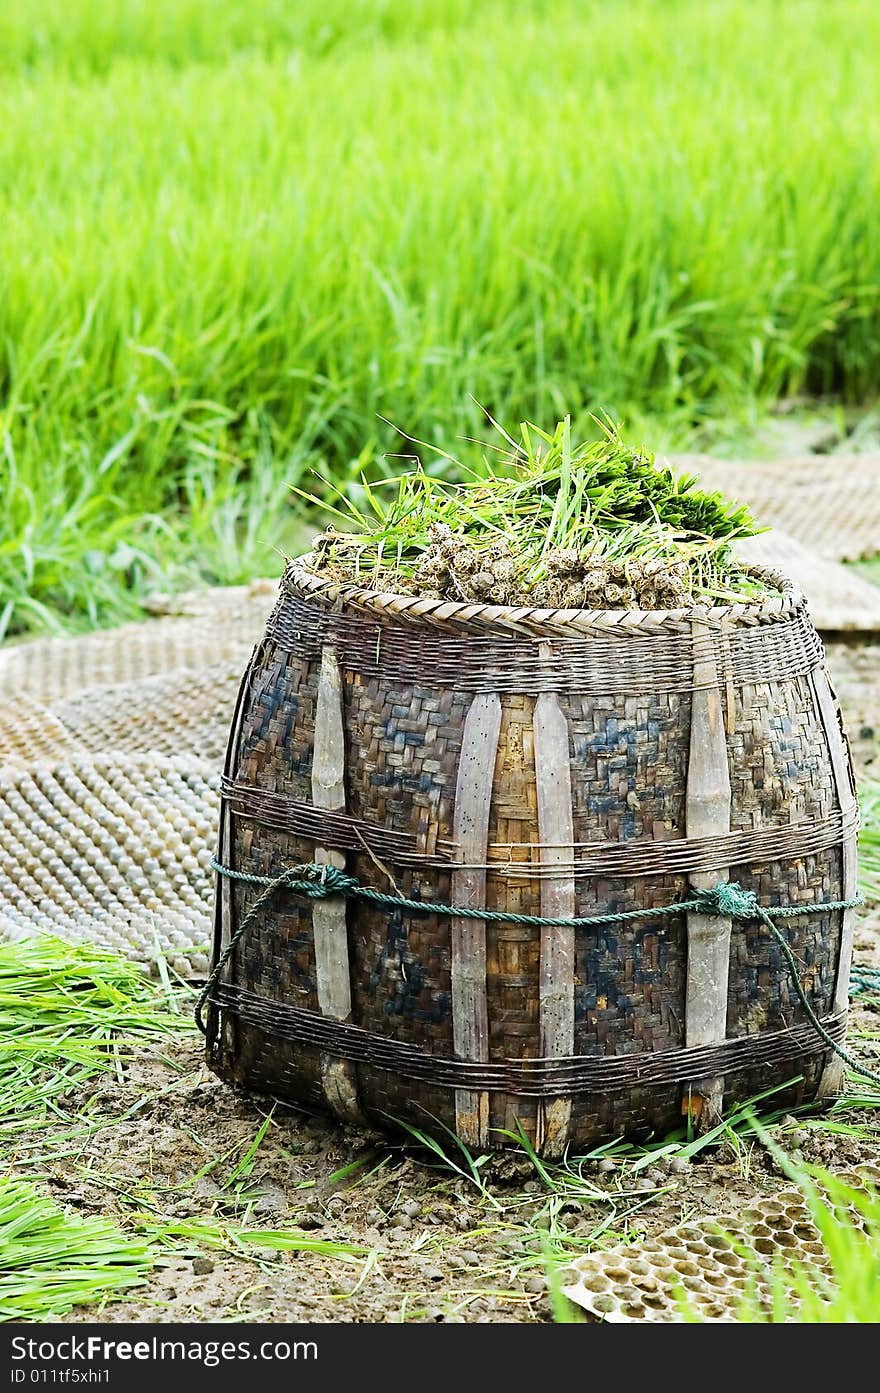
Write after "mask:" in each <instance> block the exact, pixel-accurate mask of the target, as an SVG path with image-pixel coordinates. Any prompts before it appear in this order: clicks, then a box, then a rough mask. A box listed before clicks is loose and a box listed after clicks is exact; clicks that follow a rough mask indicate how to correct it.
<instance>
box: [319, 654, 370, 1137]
mask: <svg viewBox="0 0 880 1393" xmlns="http://www.w3.org/2000/svg"><path fill="white" fill-rule="evenodd" d="M312 801H313V802H314V805H315V807H316V808H326V809H328V810H329V811H331V812H339V811H343V812H344V811H345V730H344V728H343V724H342V678H341V675H340V672H339V662H338V660H337V657H336V654H335V652H334V651H333V649H332V648H331V647H330V646H329V645H327V646H325V648H324V651H323V653H322V655H321V673H320V677H319V679H318V701H317V706H316V708H315V746H314V755H313V759H312ZM315 862H316V864H317V865H319V866H323V865H331V866H335V867H336V868H337V869H338V870H343V869H344V867H345V857H344V855H343V854H342V853H341V852H339V851H330V850H328V849H327V848H326V847H323V846H317V847H316V848H315ZM312 927H313V932H314V942H315V971H316V975H317V979H318V1005H319V1006H320V1008H321V1011H322V1013H323V1014H324V1015H325V1016H332V1017H334V1018H335V1019H336V1020H339V1021H347V1020H348V1019H349V1018H350V1016H351V976H350V971H351V970H350V966H349V960H348V932H347V929H346V901H345V900H344V899H343V898H342V896H341V895H334V896H332V897H331V898H330V899H327V900H315V901H314V902H313V904H312ZM321 1076H322V1079H323V1083H324V1093H325V1094H326V1097H327V1102H328V1104H329V1105H330V1107H331V1108H332V1110H333V1111H334V1112H335V1113H336V1115H337V1116H338V1117H341V1118H343V1119H345V1120H346V1121H348V1122H360V1121H362V1120H363V1119H362V1117H361V1113H360V1109H359V1107H358V1101H357V1079H356V1075H355V1071H354V1066H353V1065H352V1064H350V1063H348V1061H347V1060H342V1059H334V1058H333V1057H332V1056H330V1055H324V1056H323V1057H322V1060H321Z"/></svg>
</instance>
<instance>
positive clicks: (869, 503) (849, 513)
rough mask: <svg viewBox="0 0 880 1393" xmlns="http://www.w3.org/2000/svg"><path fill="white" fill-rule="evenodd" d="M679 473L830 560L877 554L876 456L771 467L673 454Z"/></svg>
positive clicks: (879, 477) (879, 469) (805, 459)
mask: <svg viewBox="0 0 880 1393" xmlns="http://www.w3.org/2000/svg"><path fill="white" fill-rule="evenodd" d="M669 462H670V464H672V465H673V466H674V467H675V468H676V469H677V470H687V471H688V472H690V473H694V474H699V475H700V477H701V479H702V480H703V481H704V482H705V483H706V484H707V485H709V486H711V487H712V488H717V489H721V490H723V492H724V493H727V494H729V495H730V496H731V497H732V498H741V499H743V500H744V501H746V500H747V501H748V503H749V504H750V506H751V507H752V509H753V511H754V512H755V514H756V516H757V517H758V518H760V520H761V521H762V522H763V523H766V524H767V525H768V526H770V527H774V528H779V529H780V530H781V531H782V532H785V533H788V534H789V535H790V536H792V537H794V538H796V539H797V541H799V542H800V543H801V544H802V545H803V546H804V547H806V548H808V549H809V551H810V552H811V553H812V554H814V555H815V556H820V557H823V558H824V559H825V560H827V561H860V560H863V559H864V558H865V557H869V556H873V555H875V554H876V553H878V552H880V455H871V454H864V455H804V456H797V457H794V458H786V459H778V460H773V461H765V460H756V461H742V460H719V459H714V458H712V457H711V456H709V455H675V456H672V457H671V458H670V461H669Z"/></svg>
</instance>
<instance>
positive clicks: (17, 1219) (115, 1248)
mask: <svg viewBox="0 0 880 1393" xmlns="http://www.w3.org/2000/svg"><path fill="white" fill-rule="evenodd" d="M153 1261H154V1253H153V1249H152V1248H151V1247H150V1244H149V1242H148V1241H147V1240H146V1239H145V1238H141V1237H133V1236H132V1235H130V1234H125V1233H122V1232H121V1231H120V1230H119V1229H118V1228H117V1227H116V1225H115V1224H113V1223H110V1222H109V1221H108V1220H106V1219H92V1218H81V1217H80V1216H79V1215H76V1214H70V1213H66V1212H65V1211H64V1210H63V1209H60V1208H59V1207H58V1205H56V1204H54V1203H53V1202H52V1201H51V1200H48V1199H45V1198H44V1197H43V1196H42V1195H40V1194H39V1193H38V1192H37V1191H36V1190H35V1189H34V1187H33V1186H32V1185H29V1184H27V1183H24V1182H22V1181H18V1180H9V1179H6V1180H4V1179H0V1321H13V1320H14V1321H20V1320H26V1321H35V1320H36V1321H39V1320H53V1319H56V1320H57V1319H58V1317H60V1316H63V1315H66V1314H67V1312H68V1311H70V1310H72V1309H73V1307H74V1306H84V1305H90V1304H93V1303H95V1302H99V1301H103V1300H106V1299H107V1298H108V1297H113V1296H118V1295H119V1294H120V1293H122V1292H123V1291H127V1290H128V1289H130V1288H131V1287H134V1286H138V1285H140V1284H142V1283H143V1282H144V1281H145V1280H146V1277H147V1275H148V1273H149V1272H150V1269H151V1268H152V1266H153Z"/></svg>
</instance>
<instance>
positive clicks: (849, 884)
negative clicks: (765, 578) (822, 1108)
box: [811, 667, 859, 1098]
mask: <svg viewBox="0 0 880 1393" xmlns="http://www.w3.org/2000/svg"><path fill="white" fill-rule="evenodd" d="M811 680H812V685H813V692H814V694H815V697H816V706H817V709H818V711H819V715H820V717H821V720H822V726H823V729H824V731H825V739H826V740H827V742H828V752H829V755H830V757H831V768H832V770H833V773H834V784H835V788H836V790H837V801H838V804H839V805H840V811H841V813H842V814H843V816H844V817H847V816H851V815H852V813H853V812H854V811H855V809H856V806H857V798H856V791H855V782H854V779H853V773H852V764H851V763H850V757H849V751H848V750H847V747H846V742H845V740H844V736H843V727H842V726H841V723H840V716H839V712H838V708H837V701H836V699H835V696H834V693H833V691H832V690H831V684H830V682H829V681H828V675H827V673H826V672H825V669H824V668H823V667H818V668H815V669H814V671H813V673H812V675H811ZM842 856H843V866H842V876H841V899H844V900H849V899H852V897H853V896H854V895H855V893H856V890H857V889H858V874H859V865H858V832H857V831H856V830H853V831H852V832H850V833H849V834H848V835H847V838H846V841H845V842H844V843H843V847H842ZM842 913H843V921H842V924H841V930H840V953H839V956H838V959H837V976H836V979H835V983H834V996H833V999H832V1002H831V1009H832V1011H834V1012H835V1013H836V1012H838V1011H845V1010H846V1008H847V1006H848V1004H849V973H850V967H851V965H852V952H853V936H854V934H855V927H856V911H855V909H845V910H843V911H842ZM843 1074H844V1064H843V1060H842V1059H840V1058H839V1057H838V1056H837V1055H836V1054H833V1055H832V1056H831V1058H830V1059H829V1061H828V1063H827V1064H826V1065H825V1068H824V1069H823V1071H822V1077H821V1079H820V1080H819V1087H818V1091H817V1093H818V1097H819V1098H836V1097H837V1095H838V1093H839V1092H840V1090H841V1089H842V1088H843Z"/></svg>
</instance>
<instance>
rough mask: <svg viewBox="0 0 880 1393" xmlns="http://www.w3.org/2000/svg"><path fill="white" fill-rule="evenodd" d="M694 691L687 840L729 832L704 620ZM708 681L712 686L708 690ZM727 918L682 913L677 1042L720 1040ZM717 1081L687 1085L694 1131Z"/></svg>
mask: <svg viewBox="0 0 880 1393" xmlns="http://www.w3.org/2000/svg"><path fill="white" fill-rule="evenodd" d="M692 629H693V644H694V689H695V690H694V692H693V694H692V697H691V740H690V754H689V759H688V780H687V801H686V821H687V835H688V837H713V836H719V835H724V834H725V833H727V832H729V831H730V772H729V769H728V765H727V740H726V738H725V712H724V702H723V699H722V693H721V688H720V686H719V685H717V684H718V675H717V669H716V665H715V661H714V658H713V657H712V648H711V636H710V631H709V627H708V624H707V623H706V622H705V621H704V620H699V619H696V620H694V621H693V625H692ZM713 684H715V685H713ZM689 880H690V883H691V886H692V887H693V889H694V890H711V889H714V887H715V886H716V885H717V884H718V883H719V882H720V881H722V880H727V870H726V869H724V870H721V869H719V870H713V871H701V872H694V873H693V874H692V875H691V876H690V877H689ZM730 931H731V921H730V919H725V918H722V917H720V916H719V915H713V914H688V916H687V995H686V1000H685V1044H686V1045H687V1046H689V1047H690V1046H696V1045H714V1044H716V1043H718V1042H719V1041H721V1040H724V1039H725V1037H726V1035H727V981H728V976H729V973H730ZM723 1097H724V1080H723V1079H721V1078H717V1079H704V1080H694V1081H693V1082H692V1084H691V1086H690V1089H689V1091H688V1092H687V1093H686V1094H685V1097H684V1099H683V1103H682V1111H683V1112H685V1113H688V1112H689V1113H690V1114H691V1116H693V1117H694V1118H697V1119H698V1120H699V1126H700V1128H701V1129H702V1130H706V1129H708V1128H709V1127H711V1126H712V1125H713V1124H714V1123H715V1122H716V1121H717V1119H718V1118H719V1117H720V1115H721V1105H722V1101H723Z"/></svg>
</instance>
